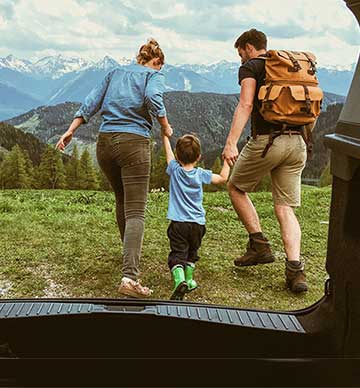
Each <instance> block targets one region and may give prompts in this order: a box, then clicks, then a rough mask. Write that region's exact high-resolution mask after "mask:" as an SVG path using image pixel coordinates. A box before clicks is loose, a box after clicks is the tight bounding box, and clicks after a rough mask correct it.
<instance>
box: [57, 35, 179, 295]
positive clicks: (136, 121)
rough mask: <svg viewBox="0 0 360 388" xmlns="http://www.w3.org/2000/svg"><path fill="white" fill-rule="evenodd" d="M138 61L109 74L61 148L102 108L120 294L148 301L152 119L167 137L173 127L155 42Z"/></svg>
mask: <svg viewBox="0 0 360 388" xmlns="http://www.w3.org/2000/svg"><path fill="white" fill-rule="evenodd" d="M136 59H137V63H136V64H135V63H134V64H131V65H128V66H123V67H118V68H115V69H114V70H112V71H110V72H109V73H108V74H107V75H106V77H105V78H104V80H103V82H102V83H101V84H100V85H99V86H97V87H96V88H94V89H93V90H92V91H91V92H90V94H89V95H88V96H87V97H86V99H85V102H84V104H82V106H81V107H80V109H79V111H78V112H76V114H75V116H74V120H73V122H72V123H71V125H70V127H69V129H68V130H67V131H66V132H65V133H64V135H63V136H62V137H61V138H60V140H59V142H58V143H57V145H56V147H57V148H59V149H60V150H63V149H64V148H65V147H66V145H67V144H69V142H70V141H71V139H72V136H73V134H74V132H75V131H76V129H77V128H78V127H79V126H80V125H81V124H83V123H84V122H88V120H89V119H90V117H91V116H93V115H94V114H95V113H96V112H98V111H99V110H100V111H101V115H102V124H101V126H100V130H99V136H98V140H97V147H96V156H97V160H98V163H99V165H100V168H101V169H102V171H103V172H104V174H105V175H106V177H107V178H108V180H109V182H110V183H111V186H112V188H113V190H114V193H115V198H116V219H117V223H118V226H119V230H120V235H121V240H122V242H123V268H122V272H123V277H122V280H121V284H120V287H119V292H120V293H122V294H125V295H129V296H133V297H148V296H150V295H151V293H152V291H151V290H150V289H149V288H148V287H144V286H142V285H141V284H140V282H139V280H138V277H139V261H140V253H141V247H142V241H143V236H144V215H145V205H146V200H147V193H148V188H149V178H150V135H151V128H152V119H151V116H155V117H156V118H157V120H158V122H159V123H160V125H161V129H162V132H163V134H164V135H166V136H171V135H172V128H171V126H170V125H169V123H168V120H167V118H166V110H165V106H164V102H163V96H162V95H163V90H164V75H163V74H162V73H160V70H161V68H162V66H163V64H164V60H165V58H164V54H163V52H162V50H161V48H160V47H159V45H158V43H157V42H156V41H155V40H153V39H150V40H149V41H148V43H147V44H145V45H143V46H141V47H140V50H139V53H138V55H137V57H136Z"/></svg>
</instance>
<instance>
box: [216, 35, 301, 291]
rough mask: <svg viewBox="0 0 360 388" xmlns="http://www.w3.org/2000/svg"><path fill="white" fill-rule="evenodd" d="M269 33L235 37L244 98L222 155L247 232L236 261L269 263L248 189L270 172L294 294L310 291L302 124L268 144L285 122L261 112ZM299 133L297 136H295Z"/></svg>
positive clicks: (270, 257) (267, 246) (266, 244)
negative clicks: (304, 248) (301, 215)
mask: <svg viewBox="0 0 360 388" xmlns="http://www.w3.org/2000/svg"><path fill="white" fill-rule="evenodd" d="M266 46H267V38H266V35H265V34H264V33H263V32H261V31H258V30H256V29H251V30H249V31H246V32H244V33H243V34H242V35H241V36H240V37H239V38H238V39H237V40H236V42H235V48H236V49H237V50H238V53H239V56H240V57H241V63H242V66H240V69H239V85H240V86H241V92H240V101H239V104H238V106H237V108H236V110H235V113H234V117H233V121H232V125H231V129H230V132H229V135H228V137H227V140H226V144H225V148H224V150H223V158H224V159H225V160H226V161H227V162H228V164H230V166H234V168H233V172H232V174H231V177H230V179H229V182H228V190H229V195H230V198H231V201H232V204H233V207H234V209H235V211H236V212H237V214H238V216H239V218H240V220H241V221H242V223H243V224H244V226H245V228H246V230H247V231H248V233H249V242H248V245H247V250H246V252H245V254H244V255H243V256H241V257H238V258H236V259H235V261H234V263H235V265H237V266H249V265H257V264H265V263H271V262H273V261H274V259H275V258H274V255H273V253H272V251H271V247H270V244H269V241H268V240H267V238H266V237H265V236H264V234H263V233H262V229H261V225H260V220H259V217H258V214H257V212H256V209H255V207H254V205H253V204H252V202H251V199H250V198H249V196H248V194H247V193H248V192H252V191H254V190H255V188H256V186H257V184H258V183H259V182H260V180H261V178H262V177H263V176H265V175H267V174H269V173H270V175H271V181H272V195H273V202H274V210H275V214H276V217H277V220H278V222H279V224H280V230H281V237H282V241H283V244H284V249H285V253H286V256H287V258H286V270H285V275H286V285H287V287H288V288H289V289H290V290H291V291H292V292H295V293H298V292H303V291H307V289H308V287H307V283H306V277H305V273H304V263H303V262H302V261H301V260H300V242H301V230H300V226H299V223H298V220H297V218H296V216H295V213H294V210H293V209H294V208H295V207H297V206H300V190H301V172H302V170H303V169H304V167H305V162H306V158H307V151H306V144H305V142H304V140H303V138H302V136H301V135H300V130H301V128H300V127H287V128H286V130H285V132H281V133H282V134H281V135H280V136H277V137H276V138H275V139H274V140H273V143H272V145H271V146H270V147H269V148H268V150H267V152H266V154H265V156H264V149H265V148H266V147H267V146H269V144H270V143H269V140H270V136H269V135H270V134H274V133H277V134H280V130H282V125H280V124H272V123H270V122H267V121H265V120H264V119H263V117H262V116H261V114H260V113H259V106H260V103H259V100H258V92H259V89H260V87H261V86H262V85H264V84H265V59H264V57H266V50H267V48H266ZM250 116H251V127H252V137H251V138H250V139H249V141H248V143H247V144H246V145H245V147H244V148H243V150H242V152H241V154H240V155H239V152H238V148H237V142H238V140H239V138H240V136H241V133H242V131H243V129H244V127H245V125H246V123H247V121H248V119H249V117H250ZM294 132H295V135H294Z"/></svg>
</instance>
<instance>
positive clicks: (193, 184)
mask: <svg viewBox="0 0 360 388" xmlns="http://www.w3.org/2000/svg"><path fill="white" fill-rule="evenodd" d="M166 173H167V174H168V175H170V190H169V191H170V196H169V207H168V214H167V218H168V219H169V220H172V221H180V222H196V223H198V224H200V225H205V209H204V207H203V204H202V200H203V189H202V185H203V184H204V183H205V184H210V183H211V177H212V172H211V171H210V170H204V169H203V168H200V167H198V168H193V169H192V170H190V171H186V170H185V169H184V168H183V167H182V166H181V165H180V163H179V162H178V161H177V160H175V159H174V160H171V162H170V163H169V165H168V167H167V169H166Z"/></svg>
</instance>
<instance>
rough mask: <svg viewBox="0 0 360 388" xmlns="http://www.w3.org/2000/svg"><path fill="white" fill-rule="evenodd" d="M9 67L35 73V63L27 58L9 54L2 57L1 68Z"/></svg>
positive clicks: (22, 71) (26, 72) (0, 59)
mask: <svg viewBox="0 0 360 388" xmlns="http://www.w3.org/2000/svg"><path fill="white" fill-rule="evenodd" d="M1 68H2V69H9V70H14V71H18V72H20V73H25V74H31V73H33V64H32V63H31V62H30V61H27V60H26V59H18V58H16V57H14V56H13V55H8V56H7V57H6V58H0V69H1Z"/></svg>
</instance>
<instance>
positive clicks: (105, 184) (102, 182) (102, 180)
mask: <svg viewBox="0 0 360 388" xmlns="http://www.w3.org/2000/svg"><path fill="white" fill-rule="evenodd" d="M97 173H98V181H99V186H100V187H99V189H100V190H102V191H112V187H111V185H110V182H109V181H108V179H107V178H106V176H105V174H104V173H103V171H102V170H101V169H100V168H99V170H98V172H97Z"/></svg>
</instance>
